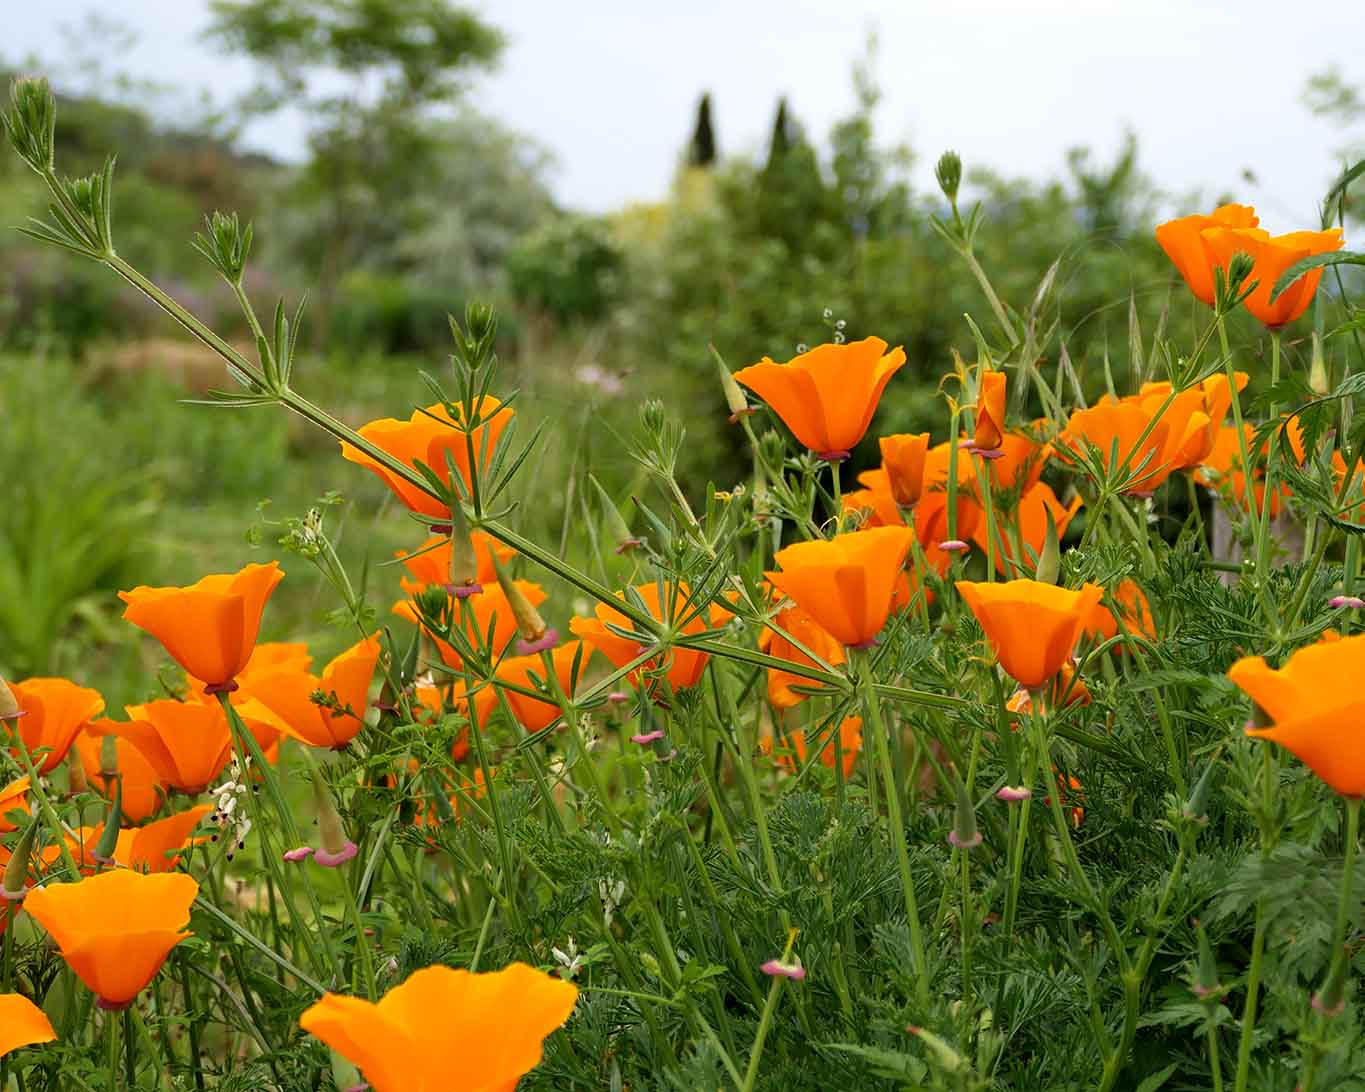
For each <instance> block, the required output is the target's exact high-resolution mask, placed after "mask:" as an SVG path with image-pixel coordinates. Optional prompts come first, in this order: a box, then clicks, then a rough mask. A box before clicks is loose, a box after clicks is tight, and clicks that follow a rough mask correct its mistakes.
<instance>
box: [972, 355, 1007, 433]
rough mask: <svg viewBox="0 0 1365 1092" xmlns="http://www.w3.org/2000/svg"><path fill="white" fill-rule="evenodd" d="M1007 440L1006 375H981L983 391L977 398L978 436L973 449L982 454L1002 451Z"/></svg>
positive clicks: (986, 373) (988, 373)
mask: <svg viewBox="0 0 1365 1092" xmlns="http://www.w3.org/2000/svg"><path fill="white" fill-rule="evenodd" d="M1004 438H1005V373H1004V372H994V371H991V372H987V371H983V372H982V373H981V389H980V391H978V392H977V396H976V435H975V436H974V437H973V438H972V448H973V449H974V450H975V451H979V452H982V453H993V452H995V451H998V450H999V449H1000V442H1001V441H1002V440H1003V439H1004Z"/></svg>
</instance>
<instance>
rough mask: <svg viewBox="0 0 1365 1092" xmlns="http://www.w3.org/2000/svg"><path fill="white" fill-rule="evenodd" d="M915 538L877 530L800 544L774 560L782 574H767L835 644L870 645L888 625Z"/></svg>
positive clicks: (893, 530)
mask: <svg viewBox="0 0 1365 1092" xmlns="http://www.w3.org/2000/svg"><path fill="white" fill-rule="evenodd" d="M913 535H914V532H913V531H911V530H910V529H909V528H907V527H873V528H869V529H867V530H862V531H851V532H849V533H847V534H842V535H835V536H834V538H832V539H829V540H816V541H813V542H798V543H795V544H793V545H791V546H788V547H786V548H785V549H782V550H778V551H777V553H776V554H775V555H774V557H773V560H774V561H775V562H777V564H778V565H780V566H781V571H778V572H770V573H765V574H764V575H765V576H767V578H768V580H769V581H770V582H771V583H772V585H773V586H774V587H775V588H777V589H778V590H779V591H781V592H782V593H783V594H784V595H786V596H788V597H789V598H790V599H791V600H792V601H793V602H795V603H796V605H797V606H798V607H800V608H801V609H802V610H804V611H805V612H806V613H807V614H809V615H810V616H811V617H812V618H813V619H815V621H816V623H817V624H818V625H820V626H822V627H823V628H824V629H825V630H827V631H828V632H829V633H830V634H831V635H832V636H833V637H834V638H835V639H836V640H839V641H842V642H843V643H844V644H845V645H849V646H854V647H857V646H862V645H866V644H867V643H868V642H870V641H871V640H872V639H873V638H875V637H876V636H877V634H878V633H880V632H881V630H882V627H883V626H884V625H886V618H887V615H888V614H890V613H891V604H892V600H893V598H894V597H895V594H896V586H897V582H898V580H899V577H900V574H901V568H902V566H903V565H904V564H905V558H906V555H907V554H908V553H909V552H910V544H911V542H912V541H913Z"/></svg>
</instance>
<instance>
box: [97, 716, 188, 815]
mask: <svg viewBox="0 0 1365 1092" xmlns="http://www.w3.org/2000/svg"><path fill="white" fill-rule="evenodd" d="M118 727H119V724H118V722H117V721H113V720H108V719H106V718H100V719H99V720H95V721H91V723H90V726H89V728H87V729H86V730H85V731H84V732H82V733H81V734H80V735H79V736H77V737H76V753H77V755H79V756H80V760H81V766H82V767H83V768H84V770H85V776H86V779H87V780H88V781H89V782H90V784H91V785H92V786H93V787H94V788H95V789H96V790H97V791H98V792H99V793H100V795H101V796H103V797H104V798H105V799H106V800H109V799H113V787H114V781H113V778H111V777H106V776H104V775H105V773H106V771H105V770H104V768H103V767H104V762H103V752H104V740H105V737H107V736H113V737H115V738H114V742H113V746H114V748H115V752H114V753H115V756H116V758H117V762H118V765H117V769H116V771H112V772H117V774H118V775H119V777H120V778H122V780H123V817H124V818H125V819H127V820H129V822H133V823H141V822H142V821H143V820H145V819H150V818H151V817H152V816H153V815H155V814H156V813H157V812H158V811H159V810H160V809H161V804H162V801H163V800H164V799H165V796H166V789H167V788H168V787H169V786H167V785H166V784H165V782H163V781H162V779H161V778H160V776H158V774H157V772H156V770H154V769H153V768H152V764H151V763H150V762H148V761H147V759H146V758H144V757H143V755H142V752H141V751H139V750H138V749H137V748H136V747H134V746H133V744H132V743H131V742H130V741H129V740H127V739H123V738H121V737H119V735H118Z"/></svg>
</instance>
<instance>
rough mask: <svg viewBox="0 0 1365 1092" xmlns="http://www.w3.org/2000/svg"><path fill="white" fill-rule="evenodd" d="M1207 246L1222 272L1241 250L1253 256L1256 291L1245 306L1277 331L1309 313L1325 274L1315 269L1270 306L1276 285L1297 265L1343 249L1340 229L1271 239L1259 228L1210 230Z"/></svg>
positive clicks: (1215, 228)
mask: <svg viewBox="0 0 1365 1092" xmlns="http://www.w3.org/2000/svg"><path fill="white" fill-rule="evenodd" d="M1201 234H1202V235H1203V238H1204V241H1205V242H1206V243H1207V244H1208V249H1209V252H1210V253H1211V254H1212V255H1213V257H1214V258H1215V260H1216V261H1217V262H1218V264H1219V265H1221V266H1223V268H1225V269H1226V268H1227V266H1228V264H1229V263H1230V262H1231V261H1232V257H1233V255H1234V254H1236V253H1237V252H1238V251H1239V250H1241V251H1245V252H1246V253H1247V254H1250V255H1251V257H1252V259H1253V260H1254V261H1255V263H1256V264H1255V266H1254V267H1253V268H1252V270H1251V276H1250V277H1249V278H1248V279H1247V284H1250V283H1251V282H1252V281H1256V282H1257V283H1256V287H1255V289H1253V290H1252V293H1251V295H1249V296H1248V297H1247V298H1246V301H1245V306H1246V309H1247V310H1248V311H1250V312H1251V313H1252V314H1253V315H1255V316H1256V317H1257V318H1258V319H1260V320H1261V322H1263V323H1265V324H1266V325H1267V326H1269V327H1272V328H1275V327H1279V326H1283V325H1284V324H1285V323H1287V322H1293V321H1294V320H1295V319H1296V318H1298V317H1299V316H1300V315H1302V314H1303V313H1304V312H1305V311H1307V310H1308V305H1309V304H1310V303H1312V302H1313V295H1314V294H1315V293H1316V292H1317V290H1318V282H1319V281H1320V280H1322V270H1321V269H1314V270H1311V271H1309V272H1308V273H1305V274H1304V275H1303V276H1302V277H1300V278H1299V279H1298V280H1296V281H1295V282H1294V283H1293V284H1291V285H1290V286H1289V287H1288V288H1286V289H1285V290H1284V293H1283V294H1282V295H1281V296H1280V297H1279V298H1278V299H1276V300H1275V302H1274V303H1271V302H1270V294H1271V292H1272V291H1274V288H1275V282H1276V281H1278V280H1279V279H1280V277H1281V276H1283V275H1284V272H1285V270H1287V269H1288V268H1289V267H1290V266H1291V265H1293V264H1294V263H1295V262H1297V261H1300V260H1301V259H1303V258H1307V257H1310V256H1311V255H1314V254H1328V253H1331V252H1332V251H1334V250H1340V249H1341V246H1342V239H1341V228H1332V229H1330V230H1329V231H1293V232H1290V233H1289V234H1288V235H1275V236H1272V235H1271V234H1270V233H1269V232H1268V231H1263V230H1262V229H1260V228H1256V227H1247V228H1226V227H1213V228H1207V229H1205V230H1204V231H1203V232H1202V233H1201Z"/></svg>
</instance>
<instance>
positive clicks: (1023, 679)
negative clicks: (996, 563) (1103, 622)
mask: <svg viewBox="0 0 1365 1092" xmlns="http://www.w3.org/2000/svg"><path fill="white" fill-rule="evenodd" d="M957 590H958V591H959V592H960V593H961V594H962V598H963V600H964V601H965V602H966V604H967V606H968V607H969V608H971V612H972V613H973V614H974V615H976V620H977V621H978V622H980V623H981V628H982V630H984V631H985V634H986V640H988V641H989V642H990V644H991V647H992V648H993V649H994V650H995V654H996V657H997V659H998V660H999V661H1000V666H1001V667H1003V668H1004V669H1005V673H1006V674H1007V675H1009V676H1010V677H1011V678H1012V679H1014V680H1015V682H1017V683H1019V685H1021V686H1027V687H1030V688H1033V687H1038V686H1041V685H1042V684H1043V683H1044V682H1046V681H1047V680H1048V679H1050V678H1052V677H1053V676H1054V675H1056V674H1057V672H1058V671H1060V670H1061V669H1062V667H1063V665H1064V664H1065V663H1066V661H1067V658H1068V657H1069V656H1070V655H1071V650H1072V648H1074V647H1075V644H1076V640H1077V638H1079V637H1080V635H1081V632H1082V630H1083V628H1084V626H1085V622H1086V619H1087V618H1088V617H1089V615H1090V611H1091V610H1092V609H1093V608H1094V606H1095V604H1096V603H1098V602H1099V601H1100V597H1101V596H1102V595H1103V594H1104V589H1103V588H1102V587H1100V586H1099V585H1098V584H1089V583H1087V584H1083V585H1082V586H1081V587H1080V588H1079V589H1077V590H1075V591H1072V590H1070V589H1068V588H1059V587H1056V586H1055V585H1053V584H1044V583H1041V582H1039V581H1037V580H1007V581H1004V582H1003V583H999V584H977V583H973V582H972V581H969V580H959V581H958V582H957Z"/></svg>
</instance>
